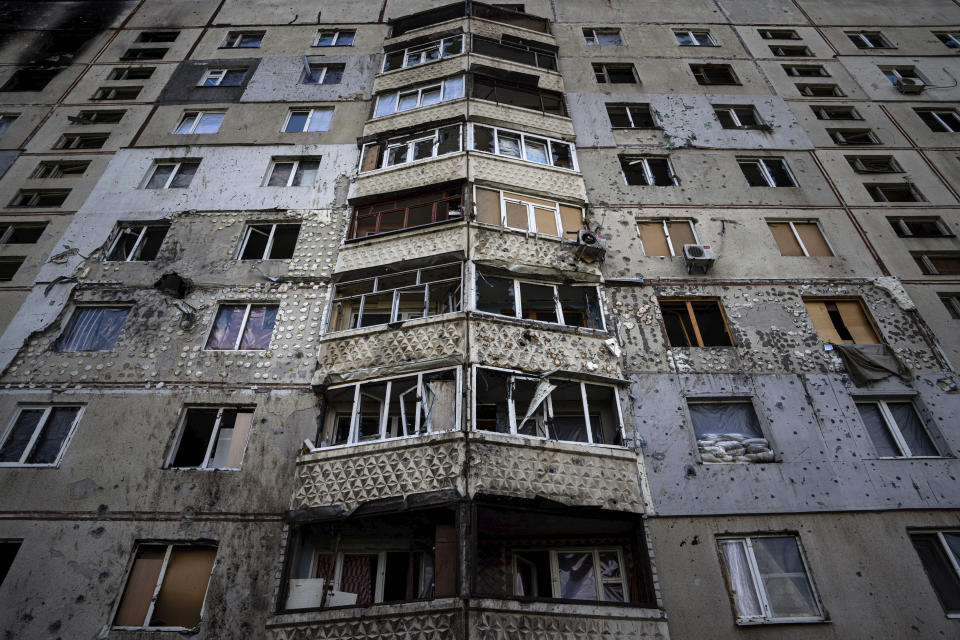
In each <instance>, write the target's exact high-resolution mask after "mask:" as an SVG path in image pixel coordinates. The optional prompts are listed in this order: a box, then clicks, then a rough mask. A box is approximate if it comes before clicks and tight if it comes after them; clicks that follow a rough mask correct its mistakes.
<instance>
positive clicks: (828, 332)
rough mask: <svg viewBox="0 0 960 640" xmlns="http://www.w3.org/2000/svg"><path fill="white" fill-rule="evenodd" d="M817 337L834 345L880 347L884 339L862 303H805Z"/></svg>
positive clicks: (850, 301) (837, 301)
mask: <svg viewBox="0 0 960 640" xmlns="http://www.w3.org/2000/svg"><path fill="white" fill-rule="evenodd" d="M804 304H805V305H806V307H807V313H808V314H810V319H811V320H812V321H813V326H814V327H815V328H816V330H817V335H819V336H820V339H821V340H823V341H824V342H831V343H834V344H879V343H880V338H879V337H878V335H877V332H876V331H875V330H874V328H873V325H872V324H871V322H870V319H869V318H868V317H867V314H866V312H865V311H864V310H863V305H861V304H860V302H859V301H858V300H804Z"/></svg>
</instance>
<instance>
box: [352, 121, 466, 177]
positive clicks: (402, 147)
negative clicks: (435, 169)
mask: <svg viewBox="0 0 960 640" xmlns="http://www.w3.org/2000/svg"><path fill="white" fill-rule="evenodd" d="M450 139H455V140H456V141H457V144H456V148H449V149H447V150H445V151H443V153H441V152H440V147H441V144H442V141H446V140H450ZM425 143H429V150H430V154H429V155H425V156H422V157H419V158H417V157H415V156H416V155H417V154H418V153H420V152H421V150H422V149H423V148H424V144H425ZM395 151H396V152H397V153H395ZM401 151H402V155H401V153H400V152H401ZM462 151H463V125H462V124H459V123H458V124H452V125H447V126H444V127H438V128H436V129H427V130H425V131H420V132H417V133H414V134H410V135H407V136H402V137H396V138H392V139H386V140H378V141H376V142H368V143H367V144H365V145H363V149H362V150H361V152H360V165H359V167H358V169H357V170H358V172H359V173H370V172H373V171H379V170H380V169H390V168H393V167H400V166H406V165H409V164H413V163H418V162H426V161H428V160H433V159H435V158H438V157H441V156H446V155H449V154H451V153H460V152H462ZM370 154H374V155H372V156H371V155H370ZM398 157H399V158H402V159H400V160H397V158H398ZM371 158H375V161H374V162H373V163H371V162H370V159H371ZM371 166H372V167H373V168H369V167H371ZM365 167H366V168H365Z"/></svg>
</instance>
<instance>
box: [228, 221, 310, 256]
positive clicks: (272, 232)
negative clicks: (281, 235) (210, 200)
mask: <svg viewBox="0 0 960 640" xmlns="http://www.w3.org/2000/svg"><path fill="white" fill-rule="evenodd" d="M278 227H286V229H281V231H287V232H290V231H292V230H293V227H296V228H297V233H296V235H297V239H299V236H300V230H301V228H302V224H301V223H300V222H263V223H251V224H248V225H247V227H246V229H245V230H244V233H243V240H241V242H240V246H239V247H238V248H237V253H236V256H235V259H236V260H289V259H291V258H292V257H293V254H294V252H295V251H296V241H294V244H293V248H292V249H291V250H290V255H289V256H286V255H283V256H274V255H273V248H274V244H275V240H276V236H277V230H278ZM257 233H259V234H260V235H266V236H267V240H266V242H265V244H264V247H263V253H262V254H261V255H260V256H247V255H245V254H246V252H247V247H248V245H249V244H250V239H251V237H252V236H253V235H254V234H257Z"/></svg>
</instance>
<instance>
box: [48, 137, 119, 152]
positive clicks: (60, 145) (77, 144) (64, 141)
mask: <svg viewBox="0 0 960 640" xmlns="http://www.w3.org/2000/svg"><path fill="white" fill-rule="evenodd" d="M109 138H110V133H109V132H107V133H64V134H62V135H61V136H60V138H59V139H58V140H57V142H56V144H54V145H53V148H54V149H67V150H80V151H90V150H93V149H102V148H103V145H105V144H106V143H107V140H108V139H109ZM97 140H99V141H100V145H99V146H96V147H88V146H84V145H85V144H87V142H85V141H94V142H96V141H97Z"/></svg>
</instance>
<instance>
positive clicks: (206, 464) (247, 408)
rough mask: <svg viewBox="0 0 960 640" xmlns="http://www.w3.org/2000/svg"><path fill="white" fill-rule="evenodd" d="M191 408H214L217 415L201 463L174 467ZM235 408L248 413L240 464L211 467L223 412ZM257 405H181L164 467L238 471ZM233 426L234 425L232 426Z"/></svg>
mask: <svg viewBox="0 0 960 640" xmlns="http://www.w3.org/2000/svg"><path fill="white" fill-rule="evenodd" d="M193 409H216V410H217V417H216V418H215V420H214V423H213V430H212V431H211V432H210V440H209V441H208V442H207V448H206V451H205V453H204V455H203V463H202V464H201V465H200V466H198V467H175V466H173V464H174V462H175V460H176V457H177V454H178V453H179V452H180V445H181V444H182V443H183V436H184V434H185V432H186V428H187V418H188V416H189V412H190V411H191V410H193ZM231 410H236V411H237V414H238V415H239V414H240V413H249V414H250V426H249V427H248V429H247V438H246V440H245V441H244V443H243V452H242V453H241V455H240V466H239V467H213V466H210V464H211V463H212V462H213V457H212V455H213V450H214V448H215V446H216V445H217V444H218V441H219V436H220V428H221V426H222V424H223V412H224V411H231ZM256 410H257V407H256V406H255V405H216V406H214V405H188V406H185V407H183V409H182V411H181V415H180V418H179V420H178V422H177V437H176V439H175V440H174V441H173V446H172V447H171V448H170V453H169V454H167V459H166V461H165V462H164V464H163V468H164V469H171V470H182V471H240V470H241V469H242V468H243V458H244V457H246V453H247V447H249V446H250V437H251V436H252V435H253V425H254V424H255V423H254V421H253V416H254V415H256ZM234 428H235V427H234Z"/></svg>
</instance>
